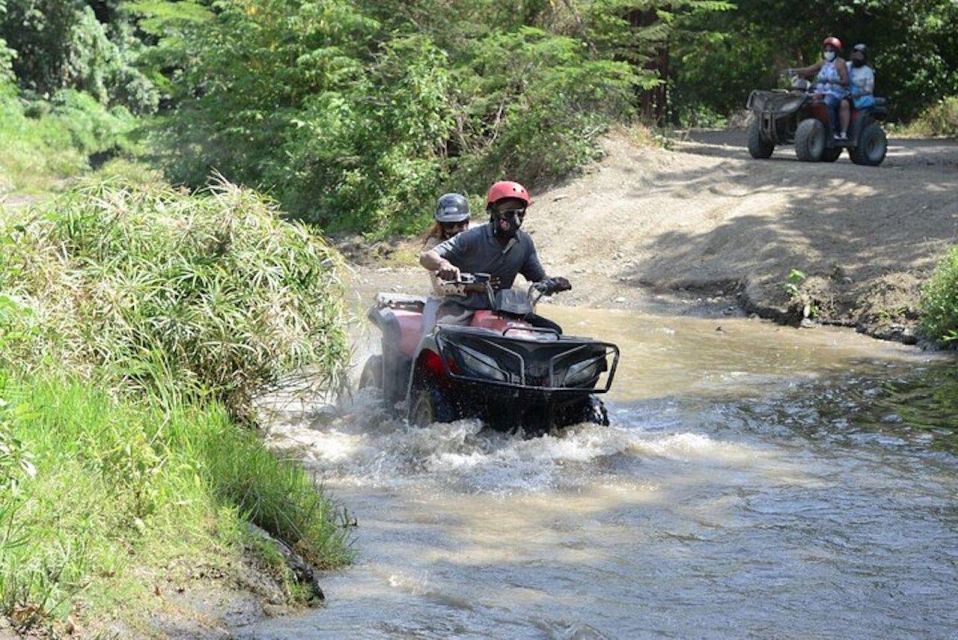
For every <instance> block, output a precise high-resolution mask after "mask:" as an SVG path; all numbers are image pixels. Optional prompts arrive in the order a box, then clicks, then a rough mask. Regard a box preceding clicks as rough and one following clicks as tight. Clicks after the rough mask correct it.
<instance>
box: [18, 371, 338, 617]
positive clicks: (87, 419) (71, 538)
mask: <svg viewBox="0 0 958 640" xmlns="http://www.w3.org/2000/svg"><path fill="white" fill-rule="evenodd" d="M0 394H2V397H3V398H6V399H7V400H8V401H9V402H10V404H9V405H5V406H3V407H0V474H2V476H0V477H9V476H10V475H11V473H13V474H16V475H17V477H18V484H19V488H18V490H17V492H16V493H14V492H12V490H11V489H10V488H9V483H8V484H7V486H3V485H0V498H2V499H0V614H2V615H5V616H7V617H8V618H9V619H10V620H11V621H13V622H14V623H15V624H16V625H17V627H19V629H20V630H21V631H27V630H29V629H31V628H41V629H42V628H44V627H48V626H49V624H50V623H51V622H54V621H55V620H56V619H58V618H63V617H65V616H66V615H67V614H68V613H70V612H71V611H72V612H73V613H74V615H76V612H78V611H81V612H85V614H86V615H90V616H91V617H92V618H93V619H94V620H95V619H96V618H97V617H105V616H109V617H110V618H112V619H115V618H116V617H117V616H120V617H121V618H123V617H128V618H130V619H132V620H136V619H137V618H139V619H145V618H146V617H147V616H148V615H149V614H150V613H151V612H156V611H157V608H158V607H160V606H165V605H164V604H163V603H164V601H163V600H162V599H158V598H156V597H155V596H154V595H153V585H154V584H164V583H165V581H166V579H167V578H168V577H170V571H172V569H171V568H172V567H175V566H176V564H177V563H178V562H184V563H186V564H187V566H189V567H203V566H206V567H214V568H217V569H218V570H220V571H223V572H225V573H226V575H236V572H237V571H241V566H242V560H241V559H240V556H241V555H242V554H243V546H244V544H246V543H247V542H248V540H247V536H245V535H244V533H243V531H244V527H243V522H244V521H245V520H246V519H247V518H249V519H251V520H252V521H253V522H255V523H257V524H258V525H259V526H261V527H263V528H264V529H266V530H267V531H269V532H270V533H271V534H273V535H275V536H278V537H280V538H281V539H283V540H284V541H285V542H287V543H288V544H290V545H293V546H294V547H296V548H297V549H298V550H300V551H301V552H302V553H303V554H304V555H305V556H306V557H307V558H309V559H310V560H311V561H313V562H315V563H316V564H317V565H318V566H321V567H327V568H329V567H337V566H341V565H342V564H344V563H346V562H348V561H349V559H350V551H349V541H348V538H347V532H346V530H345V529H344V528H343V527H342V526H340V515H339V512H338V510H337V508H336V506H335V505H334V504H332V503H331V502H330V501H329V499H328V498H326V497H325V496H324V495H323V494H322V493H318V492H317V490H316V488H315V487H314V485H313V483H312V480H311V479H310V477H309V476H308V475H307V474H306V473H305V472H303V471H302V469H301V468H300V467H298V466H296V465H294V464H291V463H288V462H284V461H280V460H277V459H276V458H275V457H273V456H272V455H271V454H270V453H269V452H268V451H266V449H265V448H264V447H263V445H262V443H261V441H260V440H259V439H258V438H257V437H256V436H255V434H253V433H251V432H249V431H246V430H244V429H241V428H238V427H237V426H236V425H234V424H232V423H231V422H230V421H229V419H228V418H227V416H226V413H225V412H224V411H223V410H222V409H219V408H217V407H215V406H213V407H210V408H207V409H200V408H196V407H193V408H187V409H177V410H173V411H168V410H164V409H162V408H160V407H158V406H156V404H154V403H145V402H122V401H117V400H115V399H112V398H111V397H110V394H109V393H107V392H106V391H105V390H100V389H99V388H98V387H96V386H94V387H93V388H91V386H90V384H89V383H88V382H86V381H84V382H78V381H72V380H69V379H63V378H61V377H58V376H53V377H46V376H44V377H40V378H25V379H13V380H7V381H6V382H5V383H3V384H0ZM11 442H15V443H16V445H15V446H12V447H11V446H8V445H9V443H11ZM8 451H12V452H13V453H7V452H8ZM26 452H30V454H27V453H26ZM27 455H32V458H27ZM28 459H32V460H33V463H34V464H35V471H34V467H33V466H32V465H31V466H28V463H27V460H28ZM17 469H20V471H18V470H17ZM174 577H176V576H174ZM179 578H180V579H184V578H185V576H179ZM81 615H84V614H82V613H81Z"/></svg>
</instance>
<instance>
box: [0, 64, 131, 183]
mask: <svg viewBox="0 0 958 640" xmlns="http://www.w3.org/2000/svg"><path fill="white" fill-rule="evenodd" d="M135 126H136V121H135V119H134V118H133V116H132V115H131V114H130V113H129V112H128V111H127V110H126V109H124V108H122V107H116V108H113V109H108V108H106V107H104V106H103V105H101V104H100V103H99V102H97V101H96V100H95V99H93V98H92V97H91V96H89V95H87V94H84V93H80V92H77V91H70V90H67V91H62V92H60V93H58V94H57V95H55V96H54V97H53V98H52V99H51V100H49V101H47V100H32V101H29V100H25V99H23V98H22V97H21V96H20V94H19V92H18V91H17V89H16V87H15V86H14V85H13V84H11V83H8V82H4V81H2V80H0V149H2V150H3V152H2V153H0V197H2V196H3V195H4V194H6V193H9V192H18V193H24V194H38V193H46V192H51V191H55V190H58V189H60V188H61V187H62V186H63V183H64V182H65V181H66V180H67V179H68V178H72V177H74V176H77V175H79V174H81V173H83V172H84V171H88V170H89V169H90V164H89V157H90V156H91V155H92V154H97V153H112V152H114V151H121V150H125V149H129V148H130V147H131V142H130V140H129V136H130V134H131V132H132V130H133V129H134V128H135Z"/></svg>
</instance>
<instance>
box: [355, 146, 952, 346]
mask: <svg viewBox="0 0 958 640" xmlns="http://www.w3.org/2000/svg"><path fill="white" fill-rule="evenodd" d="M744 140H745V138H744V132H743V131H736V130H729V131H693V132H690V133H688V134H686V135H683V136H679V137H678V138H676V139H675V140H674V141H672V142H671V143H670V147H671V148H669V149H660V148H651V147H647V146H638V145H636V144H634V143H633V142H632V141H630V139H629V138H628V136H626V135H622V134H618V135H613V136H610V137H608V138H607V139H606V140H605V142H604V146H605V152H606V155H605V158H604V159H603V160H602V161H600V162H598V163H597V164H595V165H593V166H592V167H590V168H589V169H587V170H586V172H585V174H584V175H583V176H581V177H580V178H578V179H575V180H572V181H570V182H568V183H566V184H564V185H561V186H558V187H555V188H552V189H550V190H548V191H545V192H543V193H534V194H533V196H534V199H535V204H534V206H533V208H532V209H531V210H530V215H529V216H528V218H527V221H526V228H527V230H528V231H529V232H530V233H532V234H533V236H534V238H535V240H536V244H537V246H538V248H539V252H540V256H541V258H542V261H543V263H544V264H545V265H546V267H547V270H548V271H549V273H553V274H562V275H566V276H568V277H569V278H570V280H571V281H572V283H573V287H574V289H573V291H572V292H570V293H569V294H563V298H562V303H563V304H572V305H585V306H592V307H609V308H629V309H639V310H646V311H655V310H656V309H667V310H669V312H673V313H674V312H676V310H678V312H680V313H681V312H683V310H689V312H694V313H704V314H742V313H754V314H758V315H759V316H761V317H764V318H769V319H773V320H776V321H778V322H783V323H788V324H793V325H797V324H800V323H802V321H803V320H804V321H805V323H806V324H808V323H809V322H818V323H823V324H834V325H840V326H846V327H854V328H855V329H856V330H858V331H859V332H862V333H866V334H868V335H870V336H873V337H876V338H882V339H891V340H898V341H902V342H906V343H914V342H916V341H917V339H918V336H917V333H916V328H917V323H918V301H919V298H920V293H921V286H922V285H923V283H924V282H925V281H926V280H927V278H928V277H929V276H930V274H931V273H932V271H933V270H934V268H935V265H936V264H937V263H938V261H939V260H940V259H941V257H942V256H943V255H944V254H945V253H946V252H947V250H948V249H949V248H950V247H951V246H953V245H954V244H955V243H956V242H958V198H955V196H954V194H955V193H958V171H956V168H958V143H956V142H954V141H948V140H919V139H892V140H891V141H890V143H889V152H888V158H887V159H886V161H885V163H884V164H883V165H882V166H880V167H861V166H857V165H854V164H852V163H851V162H850V161H849V160H848V159H847V158H846V157H842V158H841V159H839V160H838V161H837V162H835V163H833V164H828V163H800V162H798V161H796V160H795V159H794V153H793V150H792V149H791V148H790V147H785V148H783V149H780V150H777V151H776V152H775V155H773V156H772V158H771V159H770V160H753V159H751V158H750V157H749V156H748V152H747V150H746V149H745V146H744ZM474 217H475V218H476V219H479V220H481V219H482V217H483V216H482V215H477V216H474ZM341 246H343V247H344V248H345V250H346V251H347V253H348V254H350V255H352V256H353V257H354V259H356V260H358V261H359V262H361V263H362V264H364V265H366V266H363V267H362V268H361V271H362V274H363V277H372V278H376V277H377V276H376V275H370V274H371V273H373V272H374V271H375V269H377V268H389V269H399V270H402V269H403V268H409V269H411V270H415V253H416V251H417V243H416V241H415V240H403V241H400V242H399V243H397V244H396V245H394V246H391V247H389V246H374V247H371V248H370V247H362V248H361V249H359V248H358V247H357V246H355V245H350V244H349V243H342V245H341ZM382 279H383V280H384V283H383V284H386V285H389V286H390V287H400V288H402V289H404V290H405V289H409V290H416V289H417V285H418V284H420V283H419V282H418V280H416V279H415V278H413V281H412V283H410V284H407V280H408V277H407V276H406V275H405V274H403V275H402V276H401V277H399V278H397V279H396V281H395V282H393V283H392V284H391V285H390V283H389V282H388V281H389V278H387V277H383V278H382ZM421 289H423V290H424V289H425V287H424V286H423V287H421Z"/></svg>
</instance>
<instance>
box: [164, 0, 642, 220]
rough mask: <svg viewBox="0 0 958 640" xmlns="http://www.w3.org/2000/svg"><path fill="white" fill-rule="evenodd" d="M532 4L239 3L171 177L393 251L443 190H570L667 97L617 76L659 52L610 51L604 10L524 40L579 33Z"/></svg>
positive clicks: (200, 67)
mask: <svg viewBox="0 0 958 640" xmlns="http://www.w3.org/2000/svg"><path fill="white" fill-rule="evenodd" d="M514 4H515V5H516V6H515V7H511V8H510V7H506V6H503V5H502V3H499V4H497V3H491V2H489V3H487V2H480V3H465V2H454V3H437V2H430V1H425V0H423V1H419V2H412V3H385V5H384V4H382V3H372V2H360V1H355V0H325V1H323V2H307V1H303V0H268V1H266V2H255V3H253V2H243V1H236V2H229V3H224V4H222V5H220V10H219V11H218V12H217V13H216V14H215V17H214V18H213V19H212V20H211V21H208V22H206V23H204V28H203V29H197V30H193V31H192V32H191V34H190V35H189V37H188V38H187V40H188V43H187V45H185V46H186V47H187V48H188V49H189V50H190V51H195V52H197V56H196V59H195V60H194V61H192V64H191V65H190V66H189V67H188V69H187V74H186V75H185V76H184V77H185V81H186V84H187V85H188V86H190V87H195V89H196V91H195V93H197V94H198V95H197V96H196V97H188V96H187V95H186V94H184V99H183V100H182V102H181V104H180V107H179V109H178V111H177V112H176V113H175V114H174V115H173V116H172V117H170V118H169V119H168V120H167V121H166V122H165V125H166V126H165V127H163V128H162V135H161V136H160V138H159V140H160V146H161V148H162V149H164V151H165V161H166V166H167V167H168V168H169V170H170V172H171V174H172V176H173V177H174V179H176V180H178V181H183V182H186V183H188V184H194V185H195V184H201V183H202V182H203V181H204V180H205V179H206V175H207V173H208V172H209V169H210V168H211V167H212V168H215V169H217V170H219V171H221V172H223V173H224V175H227V176H228V177H230V179H233V180H238V181H242V182H244V183H248V184H253V185H257V186H259V187H260V188H264V189H267V190H269V191H270V192H271V193H272V194H273V195H274V196H275V197H276V198H277V199H278V200H279V201H280V202H281V203H282V204H283V205H284V206H285V207H286V208H287V209H288V210H290V211H291V212H292V213H294V214H295V215H298V216H301V217H303V218H305V219H307V220H310V221H312V222H317V223H319V224H322V225H323V226H325V227H326V228H330V229H341V228H352V229H357V228H358V229H363V230H365V231H367V232H371V233H376V234H381V233H388V232H391V231H396V230H412V229H415V228H417V227H418V225H420V224H422V221H423V217H424V213H423V212H424V211H427V210H428V209H429V205H430V203H431V201H432V199H433V198H435V195H436V193H438V192H441V191H443V190H450V189H452V188H456V189H460V190H465V191H467V192H473V193H479V192H482V191H484V190H485V189H486V188H487V187H488V183H489V182H490V181H492V180H494V179H499V178H502V177H504V176H509V177H511V178H514V179H518V180H523V181H526V182H529V183H531V184H533V185H536V184H543V183H545V182H548V181H550V180H554V179H556V178H561V177H563V176H566V175H568V174H569V173H570V172H572V171H574V170H575V169H576V168H578V167H579V166H581V165H582V164H583V163H584V162H586V161H588V160H590V159H592V158H594V157H595V156H596V154H597V145H596V144H595V142H596V138H597V137H598V135H600V134H601V133H602V132H603V131H604V130H605V128H606V127H607V126H608V125H609V124H610V123H611V122H614V121H615V120H617V119H621V118H627V117H628V116H629V115H630V113H631V102H632V99H633V97H634V95H635V93H634V92H635V90H636V88H637V87H639V86H649V82H652V83H653V84H654V74H652V73H642V72H640V71H639V70H638V69H637V68H636V67H635V66H634V65H632V64H629V62H627V61H625V60H617V59H615V57H616V56H617V55H618V53H619V52H621V51H624V50H625V48H628V47H626V44H627V43H626V42H625V40H629V43H631V44H630V45H629V46H633V45H635V46H638V47H639V48H641V47H642V46H644V45H641V43H642V42H644V40H643V39H642V36H641V35H640V34H636V33H633V32H632V31H629V29H628V28H626V29H625V30H624V31H623V33H622V34H619V35H617V36H616V37H615V38H612V39H610V42H614V46H613V45H612V44H609V46H607V47H606V48H605V50H600V48H597V47H596V46H593V45H590V44H589V42H588V39H589V38H591V37H592V36H593V35H594V34H595V32H596V29H594V28H592V27H590V25H593V22H595V24H599V23H598V21H597V18H595V19H594V16H599V15H604V14H602V12H601V11H599V8H598V7H593V8H592V9H590V11H591V12H590V13H589V14H588V15H587V16H585V18H584V19H585V20H586V22H583V23H582V27H581V29H579V32H577V33H574V34H572V35H563V34H560V33H556V32H553V31H550V30H548V29H543V28H538V27H532V26H524V25H525V24H531V23H534V22H536V21H540V20H541V21H547V19H548V20H551V21H552V22H555V23H556V24H557V25H559V26H558V27H557V28H562V29H565V22H563V20H562V19H561V16H559V15H558V14H557V13H556V12H555V11H552V10H550V9H549V7H552V5H550V4H549V3H545V2H543V3H539V8H534V7H532V6H531V5H530V6H527V5H522V7H519V5H520V4H522V3H514ZM527 4H528V3H527ZM531 4H535V3H531ZM602 4H603V6H604V7H605V10H606V11H607V12H608V11H611V9H609V8H608V7H609V6H611V4H610V3H602ZM613 4H614V3H613ZM553 8H554V7H553ZM523 15H524V16H525V18H523V19H521V20H520V19H519V18H520V17H521V16H523ZM581 17H582V16H580V18H581ZM619 22H620V23H621V22H622V21H621V20H620V21H619ZM593 26H594V25H593ZM596 28H597V27H596ZM575 29H578V27H575V28H574V29H573V30H575ZM590 29H592V30H590ZM636 42H638V43H640V44H639V45H636ZM636 59H638V57H637V58H636ZM643 83H645V84H643ZM190 93H194V92H192V91H191V92H190ZM184 149H188V150H189V152H188V153H183V152H182V151H183V150H184Z"/></svg>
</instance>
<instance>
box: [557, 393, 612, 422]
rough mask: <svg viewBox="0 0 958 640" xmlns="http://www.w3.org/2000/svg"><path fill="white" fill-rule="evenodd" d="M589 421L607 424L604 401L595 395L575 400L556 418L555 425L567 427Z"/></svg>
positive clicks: (607, 414) (607, 418)
mask: <svg viewBox="0 0 958 640" xmlns="http://www.w3.org/2000/svg"><path fill="white" fill-rule="evenodd" d="M583 423H591V424H597V425H599V426H602V427H607V426H609V412H608V411H606V408H605V403H604V402H602V401H601V400H599V399H598V398H597V397H595V396H589V397H588V398H586V399H585V400H583V401H582V402H577V403H576V404H573V405H571V406H569V407H568V408H566V409H565V410H564V411H563V412H562V416H561V417H559V419H558V420H556V426H557V427H568V426H571V425H574V424H583Z"/></svg>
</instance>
